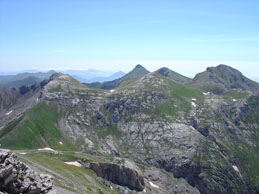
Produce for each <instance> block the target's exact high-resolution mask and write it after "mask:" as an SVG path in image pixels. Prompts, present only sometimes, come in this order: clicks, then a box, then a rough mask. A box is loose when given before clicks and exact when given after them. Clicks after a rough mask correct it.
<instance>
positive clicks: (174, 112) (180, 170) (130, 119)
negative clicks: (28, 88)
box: [0, 70, 259, 193]
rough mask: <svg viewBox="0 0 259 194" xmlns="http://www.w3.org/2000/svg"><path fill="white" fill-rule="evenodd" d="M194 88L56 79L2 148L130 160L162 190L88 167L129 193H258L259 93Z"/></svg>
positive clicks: (147, 80)
mask: <svg viewBox="0 0 259 194" xmlns="http://www.w3.org/2000/svg"><path fill="white" fill-rule="evenodd" d="M211 71H212V72H214V70H209V71H208V72H211ZM213 74H218V72H216V73H213ZM222 76H223V75H222ZM222 76H221V77H222ZM223 77H224V76H223ZM218 79H219V81H218V82H219V83H220V84H221V82H222V80H221V78H218ZM214 81H215V80H214ZM241 81H242V80H241ZM194 82H195V81H193V83H189V81H188V82H186V83H185V85H182V84H180V83H177V82H175V81H172V80H171V79H169V78H168V77H165V76H163V75H161V74H157V73H149V74H147V75H145V76H143V77H141V78H138V79H137V80H131V81H129V82H126V83H123V84H121V85H120V86H119V87H118V88H116V89H112V90H98V89H93V88H87V87H85V86H84V85H82V84H80V83H78V82H77V81H76V80H74V79H73V78H71V77H70V76H68V75H62V74H57V75H55V76H53V77H52V79H51V80H50V82H48V83H47V85H45V86H44V87H43V88H42V91H41V95H40V98H39V101H38V102H37V103H36V105H33V108H31V109H28V110H27V111H25V113H24V114H23V117H21V118H20V120H14V122H13V123H11V124H9V125H7V126H6V127H5V128H3V130H2V131H0V143H1V144H2V146H4V147H9V148H12V149H24V148H26V149H35V148H41V147H51V148H53V149H56V150H69V151H75V150H79V151H84V153H88V154H90V155H92V156H94V157H96V156H99V155H101V156H102V157H105V156H109V157H115V156H116V157H120V158H130V159H132V160H133V161H134V162H135V163H136V164H137V165H139V166H141V171H142V172H141V173H140V174H143V178H144V182H145V180H146V181H147V182H149V181H151V182H152V184H155V185H156V184H158V185H160V187H159V188H157V187H154V185H153V187H152V186H150V185H152V184H144V183H143V180H142V178H141V177H142V176H140V174H138V173H136V172H135V171H131V170H128V168H125V167H123V166H120V165H115V164H113V163H109V162H107V161H106V162H105V161H102V162H100V161H98V162H92V167H91V169H93V170H94V171H95V172H96V174H97V175H98V176H100V177H103V178H104V179H107V180H110V181H111V182H113V183H116V184H119V185H124V186H127V187H128V188H130V189H133V190H134V189H135V190H140V191H144V189H146V191H147V192H148V189H153V190H156V192H158V193H175V192H182V193H188V192H193V193H256V192H258V187H259V185H258V182H259V181H258V170H259V167H258V161H259V160H258V158H259V155H258V153H259V152H258V142H259V133H258V126H259V123H258V115H259V108H258V107H259V97H258V95H257V93H256V92H253V91H252V90H250V89H249V88H248V89H245V88H238V87H237V86H235V87H231V86H230V87H227V86H226V87H225V86H224V90H222V91H224V92H223V93H220V94H218V93H213V92H207V91H204V90H203V89H204V88H199V87H197V85H195V83H194ZM230 82H231V81H230ZM232 82H233V81H232ZM226 83H227V82H226ZM209 86H210V85H209ZM221 86H222V85H221ZM3 114H6V112H4V113H3ZM6 116H7V115H6ZM27 129H29V130H27ZM24 134H27V135H24ZM28 134H30V136H28ZM21 140H22V141H21ZM32 140H33V141H34V142H37V143H36V144H32V143H31V142H32ZM60 142H62V144H60ZM150 169H158V170H157V171H158V172H157V173H154V172H152V171H151V170H150ZM251 169H253V170H251ZM159 173H161V174H163V176H162V177H164V178H161V179H160V178H159V176H157V174H159ZM122 174H123V176H122ZM125 177H126V178H125ZM131 180H132V181H133V182H131ZM172 180H174V181H172ZM176 182H177V183H176ZM126 183H127V184H126ZM178 184H179V185H182V187H177V185H178ZM183 187H185V188H188V189H187V190H186V191H184V190H183ZM153 190H151V193H152V191H153Z"/></svg>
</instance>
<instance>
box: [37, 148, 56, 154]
mask: <svg viewBox="0 0 259 194" xmlns="http://www.w3.org/2000/svg"><path fill="white" fill-rule="evenodd" d="M38 151H51V152H54V153H58V151H56V150H53V149H52V148H48V147H46V148H40V149H38Z"/></svg>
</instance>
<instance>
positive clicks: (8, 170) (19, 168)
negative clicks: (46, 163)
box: [0, 149, 57, 194]
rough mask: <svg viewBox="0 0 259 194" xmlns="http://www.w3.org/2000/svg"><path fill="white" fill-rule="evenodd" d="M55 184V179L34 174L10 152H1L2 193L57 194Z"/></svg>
mask: <svg viewBox="0 0 259 194" xmlns="http://www.w3.org/2000/svg"><path fill="white" fill-rule="evenodd" d="M53 184H54V180H53V177H51V176H49V175H45V174H38V173H37V172H34V171H33V170H31V169H30V168H29V167H28V166H27V165H26V164H24V163H22V162H21V161H20V160H19V159H18V158H17V156H16V155H15V154H14V153H13V152H11V151H10V150H3V149H1V150H0V191H4V192H8V193H13V194H15V193H29V194H32V193H33V194H37V193H48V194H55V193H57V192H56V191H54V190H53V189H52V187H53Z"/></svg>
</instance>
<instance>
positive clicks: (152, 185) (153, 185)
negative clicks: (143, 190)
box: [149, 181, 159, 189]
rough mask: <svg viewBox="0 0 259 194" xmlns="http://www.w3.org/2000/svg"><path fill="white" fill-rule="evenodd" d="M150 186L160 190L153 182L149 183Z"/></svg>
mask: <svg viewBox="0 0 259 194" xmlns="http://www.w3.org/2000/svg"><path fill="white" fill-rule="evenodd" d="M149 184H150V185H151V187H154V188H157V189H159V186H157V185H155V184H154V183H152V182H151V181H149Z"/></svg>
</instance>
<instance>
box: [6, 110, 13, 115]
mask: <svg viewBox="0 0 259 194" xmlns="http://www.w3.org/2000/svg"><path fill="white" fill-rule="evenodd" d="M12 112H13V111H12V110H11V111H9V112H7V113H5V115H9V114H11V113H12Z"/></svg>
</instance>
